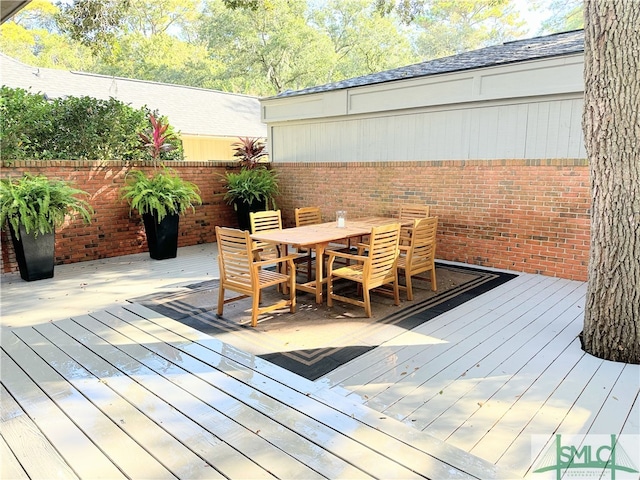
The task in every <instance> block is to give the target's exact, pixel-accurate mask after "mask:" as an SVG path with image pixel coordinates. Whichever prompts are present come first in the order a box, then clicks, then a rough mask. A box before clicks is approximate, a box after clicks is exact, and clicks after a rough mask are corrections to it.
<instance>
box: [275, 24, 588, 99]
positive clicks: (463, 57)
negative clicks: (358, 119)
mask: <svg viewBox="0 0 640 480" xmlns="http://www.w3.org/2000/svg"><path fill="white" fill-rule="evenodd" d="M583 51H584V31H583V30H574V31H571V32H564V33H556V34H553V35H547V36H544V37H535V38H529V39H525V40H515V41H512V42H505V43H503V44H500V45H494V46H491V47H486V48H481V49H479V50H473V51H470V52H464V53H461V54H458V55H453V56H450V57H444V58H438V59H435V60H429V61H427V62H421V63H416V64H413V65H408V66H406V67H400V68H394V69H392V70H386V71H384V72H379V73H372V74H370V75H364V76H361V77H356V78H350V79H347V80H341V81H339V82H334V83H327V84H325V85H319V86H316V87H309V88H305V89H302V90H296V91H291V90H287V91H284V92H282V93H280V94H278V95H277V97H292V96H297V95H305V94H310V93H320V92H328V91H332V90H341V89H345V88H352V87H361V86H365V85H373V84H378V83H384V82H392V81H395V80H405V79H409V78H417V77H425V76H429V75H437V74H442V73H452V72H458V71H462V70H470V69H476V68H483V67H491V66H496V65H505V64H509V63H516V62H524V61H530V60H536V59H542V58H549V57H557V56H562V55H571V54H576V53H580V52H583Z"/></svg>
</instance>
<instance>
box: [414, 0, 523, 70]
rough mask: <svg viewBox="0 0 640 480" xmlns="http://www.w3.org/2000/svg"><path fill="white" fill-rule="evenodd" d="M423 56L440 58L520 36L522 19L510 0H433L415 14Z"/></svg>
mask: <svg viewBox="0 0 640 480" xmlns="http://www.w3.org/2000/svg"><path fill="white" fill-rule="evenodd" d="M414 22H415V23H416V24H417V25H418V26H419V27H420V34H419V36H418V39H417V41H416V44H417V48H418V52H419V54H420V55H421V56H422V57H423V58H425V59H433V58H441V57H446V56H449V55H455V54H457V53H462V52H466V51H469V50H475V49H478V48H482V47H487V46H489V45H495V44H498V43H502V42H504V41H507V40H512V39H514V38H518V37H521V36H523V34H524V26H525V22H524V21H522V20H521V19H520V17H519V15H518V12H517V11H516V9H515V8H514V6H513V5H512V2H511V0H456V1H455V2H451V1H449V0H434V1H433V2H431V3H430V4H429V8H428V9H425V10H424V11H423V12H422V13H420V14H419V15H417V16H416V18H415V20H414Z"/></svg>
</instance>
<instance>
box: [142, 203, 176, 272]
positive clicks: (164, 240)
mask: <svg viewBox="0 0 640 480" xmlns="http://www.w3.org/2000/svg"><path fill="white" fill-rule="evenodd" d="M142 220H143V221H144V229H145V231H146V233H147V244H148V245H149V256H150V257H151V258H153V259H154V260H165V259H167V258H176V256H177V255H178V226H179V222H180V215H178V214H173V215H171V214H170V215H167V216H166V217H164V218H163V219H162V221H161V222H160V223H158V221H157V220H156V216H155V215H153V214H150V213H145V214H144V215H142Z"/></svg>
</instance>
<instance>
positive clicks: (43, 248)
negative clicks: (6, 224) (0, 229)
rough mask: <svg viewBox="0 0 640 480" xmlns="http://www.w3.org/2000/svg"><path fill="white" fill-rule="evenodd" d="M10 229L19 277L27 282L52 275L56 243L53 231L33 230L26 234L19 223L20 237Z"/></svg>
mask: <svg viewBox="0 0 640 480" xmlns="http://www.w3.org/2000/svg"><path fill="white" fill-rule="evenodd" d="M9 230H11V240H12V241H13V249H14V250H15V252H16V260H17V261H18V267H19V268H20V277H21V278H22V279H23V280H26V281H27V282H31V281H33V280H42V279H44V278H52V277H53V266H54V261H55V253H56V243H55V233H45V234H42V233H39V234H38V235H37V236H36V235H35V233H34V232H31V233H29V234H27V232H26V231H25V229H24V226H22V225H20V239H19V240H18V239H17V238H16V234H15V232H14V231H13V227H11V228H9Z"/></svg>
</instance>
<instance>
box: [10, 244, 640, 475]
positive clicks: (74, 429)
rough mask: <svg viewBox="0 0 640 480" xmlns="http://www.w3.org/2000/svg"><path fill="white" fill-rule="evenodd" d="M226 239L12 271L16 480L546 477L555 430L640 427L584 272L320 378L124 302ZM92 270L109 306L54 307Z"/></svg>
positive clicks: (446, 320)
mask: <svg viewBox="0 0 640 480" xmlns="http://www.w3.org/2000/svg"><path fill="white" fill-rule="evenodd" d="M212 252H213V249H204V250H203V249H202V248H198V249H185V250H182V249H181V253H180V255H179V258H178V259H175V260H172V261H169V262H168V263H165V262H167V261H163V262H153V261H149V259H148V258H147V257H137V256H136V258H135V259H130V260H131V261H113V262H96V268H95V270H92V267H91V265H88V264H90V263H93V262H86V264H85V265H82V267H78V266H68V268H62V269H61V268H60V267H57V269H60V270H62V272H61V273H60V274H59V273H58V270H57V271H56V278H54V279H52V280H46V281H40V282H32V283H26V282H20V281H17V282H11V283H7V282H5V279H4V278H3V289H2V338H1V343H2V360H1V368H2V372H1V375H0V380H1V383H2V386H1V390H0V394H1V401H2V405H1V407H2V408H1V411H2V415H1V416H2V423H1V424H0V425H1V428H0V434H1V438H0V447H1V450H0V458H1V460H2V462H1V465H2V470H1V471H0V477H1V478H3V479H4V478H54V477H55V478H78V477H79V478H127V477H128V478H161V477H171V478H175V477H178V478H200V477H204V478H264V477H268V478H274V477H275V478H316V477H317V478H323V477H324V478H361V477H362V478H365V477H368V478H433V479H439V478H518V477H524V476H527V477H528V478H532V479H535V478H536V477H537V475H538V474H535V473H532V472H531V470H532V466H533V465H535V464H536V462H537V461H539V456H540V455H541V454H542V453H543V452H544V451H545V450H546V448H547V447H548V445H550V443H551V442H552V441H553V438H554V435H555V434H566V435H570V434H581V435H586V434H593V433H598V434H627V435H638V433H639V431H640V403H639V402H640V400H639V398H638V395H639V392H640V366H638V365H625V364H618V363H613V362H606V361H602V360H599V359H596V358H593V357H591V356H589V355H586V354H584V352H583V351H582V350H581V349H580V345H579V342H578V340H577V335H578V333H579V332H580V330H581V329H582V308H583V306H584V295H585V289H586V286H585V284H584V283H580V282H572V281H567V280H562V279H556V278H550V277H543V276H538V275H521V276H519V277H518V278H517V279H515V280H512V281H510V282H508V283H507V284H505V285H503V286H501V287H498V288H496V289H494V290H492V291H490V292H488V293H486V294H484V295H482V296H480V297H478V298H476V299H474V300H472V301H470V302H467V303H465V304H463V305H461V306H459V307H457V308H455V309H453V310H451V311H449V312H447V313H445V314H443V315H441V316H439V317H437V318H435V319H433V320H431V321H429V322H427V323H426V324H424V325H422V326H421V327H419V328H417V329H414V330H413V331H410V332H406V333H405V334H403V335H401V336H400V337H397V338H396V339H394V340H393V342H391V343H389V344H385V345H382V346H381V347H379V348H377V349H374V350H373V351H371V352H370V353H368V354H366V355H363V356H361V357H359V358H357V359H355V360H354V361H352V362H350V363H349V364H347V365H345V366H343V367H341V368H339V369H337V370H335V371H333V372H331V373H330V374H328V375H327V376H326V377H324V378H321V379H319V380H317V381H315V382H310V381H307V380H305V379H302V378H300V377H298V376H296V375H294V374H292V373H290V372H287V371H286V370H283V369H280V368H279V367H277V366H274V365H271V364H269V363H268V362H265V361H263V360H261V359H258V358H255V357H253V356H251V355H248V354H246V353H244V352H242V351H239V350H237V349H235V348H233V347H230V346H229V345H226V344H223V343H222V342H220V341H218V340H217V339H214V338H211V337H208V336H206V335H204V334H201V333H200V332H197V331H195V330H193V329H191V328H189V327H186V326H184V325H182V324H180V323H178V322H175V321H173V320H170V319H167V318H165V317H162V316H160V315H158V314H157V313H155V312H152V311H151V310H148V309H145V308H144V307H141V306H139V305H136V304H127V303H126V302H125V301H123V300H124V299H126V298H131V297H133V296H135V295H136V294H138V293H139V290H138V291H136V292H135V293H134V292H132V289H133V287H132V285H133V284H130V283H128V282H129V280H128V278H129V277H130V276H135V285H136V286H137V287H136V288H142V287H140V285H139V284H140V281H139V278H144V281H145V282H146V283H145V284H144V288H146V289H148V292H150V291H153V290H155V289H159V288H165V287H167V286H171V288H180V285H179V284H180V281H184V282H186V283H188V282H190V281H192V280H193V279H194V278H200V279H201V280H204V279H206V278H202V277H205V276H208V277H209V278H211V276H212V275H215V273H216V272H215V271H212V270H211V266H212V264H213V262H212V254H213V253H212ZM159 265H161V266H159ZM167 266H169V268H170V269H174V271H175V272H176V275H169V276H167V273H166V270H167ZM78 268H82V270H81V271H82V280H81V282H78V278H74V273H73V272H74V271H75V272H76V273H77V272H78ZM154 269H161V271H158V272H155V271H154ZM185 272H188V273H185ZM98 279H99V282H98ZM41 282H42V283H41ZM69 282H72V283H69ZM78 283H83V284H84V285H85V287H84V288H91V286H94V287H96V288H95V292H93V293H95V296H87V297H86V298H85V300H86V299H87V298H90V299H91V301H92V302H93V303H94V305H95V310H93V311H89V313H87V312H85V310H86V306H85V305H77V306H76V310H74V305H73V300H71V303H70V304H68V305H67V304H65V307H64V309H63V310H62V311H63V312H64V315H58V313H59V312H56V311H55V309H54V310H53V311H49V312H47V313H43V312H42V310H43V309H46V306H45V307H43V306H42V304H39V303H38V302H37V301H38V300H41V299H42V298H43V297H45V298H46V297H47V296H48V297H49V298H52V304H53V305H57V304H56V303H55V302H57V301H59V300H60V298H61V297H62V298H64V297H65V296H67V298H68V296H69V293H70V292H74V291H75V290H74V289H75V288H77V287H76V286H75V284H78ZM98 283H100V288H97V285H98ZM117 285H121V288H122V289H123V290H118V288H116V286H117ZM128 293H132V294H131V295H128ZM72 296H73V295H72ZM67 302H68V300H67ZM25 305H29V308H31V309H32V310H33V311H34V313H35V311H36V310H38V315H35V314H34V317H35V318H37V319H38V320H37V321H34V320H33V318H31V319H29V310H28V309H27V308H26V306H25ZM45 305H46V303H45ZM534 437H535V438H536V442H537V443H536V445H538V446H536V447H534V449H533V450H532V439H533V438H534ZM541 438H542V439H547V440H546V441H542V442H541V440H540V439H541ZM545 443H546V445H545Z"/></svg>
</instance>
